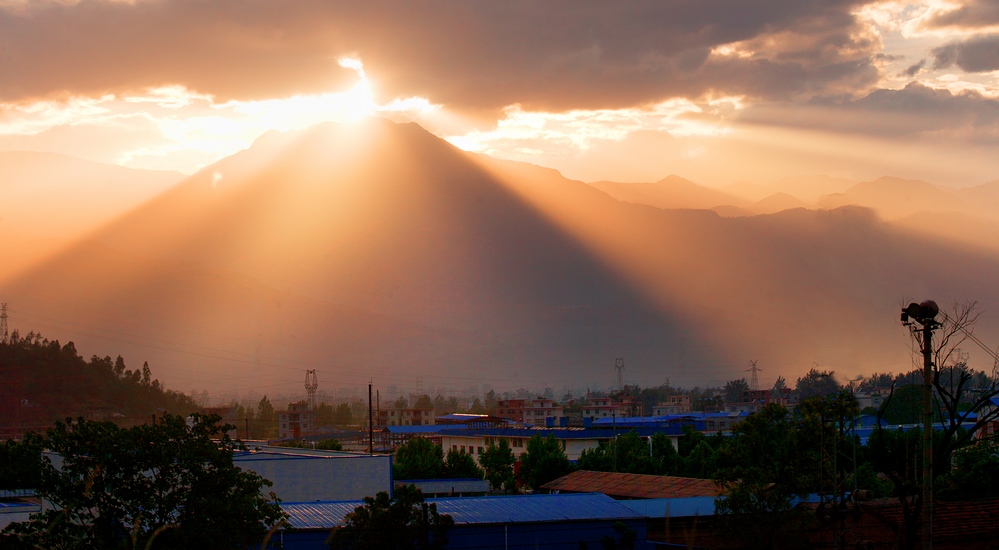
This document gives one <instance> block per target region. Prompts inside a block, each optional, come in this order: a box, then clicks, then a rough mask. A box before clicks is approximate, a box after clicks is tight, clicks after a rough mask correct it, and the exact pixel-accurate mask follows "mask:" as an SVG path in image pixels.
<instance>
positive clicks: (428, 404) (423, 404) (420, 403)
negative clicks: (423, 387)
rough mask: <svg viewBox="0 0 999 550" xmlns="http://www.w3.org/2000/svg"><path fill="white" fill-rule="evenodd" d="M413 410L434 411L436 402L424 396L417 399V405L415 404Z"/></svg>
mask: <svg viewBox="0 0 999 550" xmlns="http://www.w3.org/2000/svg"><path fill="white" fill-rule="evenodd" d="M413 408H414V409H433V408H434V400H433V399H430V396H429V395H427V394H423V395H421V396H420V397H419V398H417V400H416V403H413Z"/></svg>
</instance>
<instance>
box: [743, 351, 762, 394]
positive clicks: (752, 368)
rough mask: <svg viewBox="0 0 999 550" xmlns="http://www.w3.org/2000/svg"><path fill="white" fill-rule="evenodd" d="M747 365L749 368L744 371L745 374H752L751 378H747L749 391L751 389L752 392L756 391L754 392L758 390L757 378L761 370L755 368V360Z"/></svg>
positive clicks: (758, 378) (758, 381)
mask: <svg viewBox="0 0 999 550" xmlns="http://www.w3.org/2000/svg"><path fill="white" fill-rule="evenodd" d="M749 365H750V366H749V368H748V369H746V372H751V373H753V374H752V376H750V378H749V380H750V382H749V389H751V390H753V391H756V390H758V389H760V377H759V373H761V372H763V369H761V368H759V367H757V366H756V360H755V359H754V360H752V361H750V362H749Z"/></svg>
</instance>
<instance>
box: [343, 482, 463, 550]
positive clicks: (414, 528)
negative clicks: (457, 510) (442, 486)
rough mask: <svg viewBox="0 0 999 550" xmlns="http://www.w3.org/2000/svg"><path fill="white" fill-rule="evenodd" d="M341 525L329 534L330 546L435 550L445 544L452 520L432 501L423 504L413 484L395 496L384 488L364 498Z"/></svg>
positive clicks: (354, 548) (364, 549)
mask: <svg viewBox="0 0 999 550" xmlns="http://www.w3.org/2000/svg"><path fill="white" fill-rule="evenodd" d="M344 522H345V525H344V526H343V527H339V528H337V529H335V530H334V531H333V532H332V533H331V534H330V537H329V542H330V544H331V547H332V548H334V549H345V550H346V549H350V550H383V549H388V550H391V549H406V550H409V549H413V550H416V549H421V550H422V549H435V548H446V547H447V542H448V539H447V531H448V529H450V527H451V526H452V525H454V520H453V519H452V518H451V516H449V515H447V514H440V513H438V512H437V505H436V504H427V503H426V502H424V500H423V493H422V492H421V491H420V490H419V489H417V488H416V487H415V486H413V485H404V486H401V487H399V488H398V489H396V490H395V498H389V494H388V493H387V492H385V491H382V492H379V493H378V494H377V495H375V496H374V497H365V498H364V505H363V506H358V507H357V508H355V509H354V511H353V512H351V513H350V514H347V517H345V518H344Z"/></svg>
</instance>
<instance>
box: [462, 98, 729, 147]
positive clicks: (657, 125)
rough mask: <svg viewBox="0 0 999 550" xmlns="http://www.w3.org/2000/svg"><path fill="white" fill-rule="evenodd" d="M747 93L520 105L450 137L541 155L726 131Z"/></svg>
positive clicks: (470, 143)
mask: <svg viewBox="0 0 999 550" xmlns="http://www.w3.org/2000/svg"><path fill="white" fill-rule="evenodd" d="M742 108H743V106H742V98H737V97H725V98H717V99H710V100H707V101H706V102H704V103H694V102H693V101H690V100H688V99H683V98H673V99H669V100H666V101H663V102H660V103H656V104H654V105H649V106H646V107H642V108H630V109H597V110H574V111H568V112H565V113H550V112H540V111H524V110H523V109H522V108H521V106H520V105H519V104H517V105H511V106H509V107H507V108H506V109H504V110H503V113H504V115H505V116H504V118H503V119H502V120H500V121H499V122H498V123H497V125H496V128H495V129H493V130H489V131H480V130H475V131H472V132H468V133H466V134H464V135H456V136H450V137H448V138H446V139H447V140H448V141H449V142H451V143H452V144H453V145H455V146H456V147H458V148H460V149H464V150H466V151H474V152H479V153H486V154H493V155H495V154H502V153H501V152H500V149H506V150H515V151H517V152H520V153H522V154H527V155H532V154H534V155H541V154H544V153H545V152H546V151H548V150H551V149H556V148H572V149H575V150H577V151H583V150H586V149H588V148H590V147H591V146H592V145H593V144H594V143H595V142H599V141H621V140H624V139H626V138H627V137H628V136H629V135H631V134H632V133H634V132H639V131H660V132H667V133H669V134H670V135H673V136H720V135H725V134H728V133H729V132H730V131H731V130H730V129H729V128H728V127H727V126H726V120H727V118H728V117H729V113H730V112H734V111H737V110H740V109H742Z"/></svg>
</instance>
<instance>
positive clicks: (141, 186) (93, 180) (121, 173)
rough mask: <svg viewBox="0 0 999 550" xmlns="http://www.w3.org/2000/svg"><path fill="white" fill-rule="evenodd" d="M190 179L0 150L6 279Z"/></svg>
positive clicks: (0, 269) (1, 250)
mask: <svg viewBox="0 0 999 550" xmlns="http://www.w3.org/2000/svg"><path fill="white" fill-rule="evenodd" d="M182 179H184V176H183V175H182V174H180V173H178V172H158V171H152V170H136V169H131V168H123V167H121V166H112V165H107V164H100V163H96V162H90V161H85V160H81V159H77V158H73V157H69V156H65V155H58V154H55V153H37V152H28V151H6V152H0V204H2V205H3V207H2V209H0V232H2V234H3V236H4V239H3V242H2V243H0V255H2V256H3V258H4V260H5V261H3V262H0V280H2V279H4V278H5V277H7V276H10V275H11V274H13V273H14V272H16V271H18V270H20V269H23V268H25V267H26V266H28V265H31V264H32V263H34V262H36V261H37V260H38V259H40V258H42V257H44V256H45V255H46V254H49V253H52V252H53V251H55V250H57V249H58V248H60V247H62V246H65V245H66V243H67V241H71V240H75V239H78V238H80V237H81V236H83V235H84V234H86V233H88V232H90V231H92V230H94V229H96V228H97V227H98V226H99V225H101V224H103V223H106V222H108V221H110V220H111V219H113V218H114V217H116V216H118V215H121V214H123V213H125V212H127V211H128V210H130V209H132V208H134V207H136V206H138V205H140V204H142V203H144V202H145V201H147V200H149V199H151V198H152V197H154V196H156V195H158V194H159V193H161V192H163V191H164V190H166V189H167V188H169V187H170V186H171V185H173V184H175V183H177V182H179V181H181V180H182Z"/></svg>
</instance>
